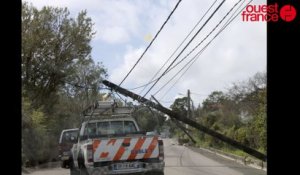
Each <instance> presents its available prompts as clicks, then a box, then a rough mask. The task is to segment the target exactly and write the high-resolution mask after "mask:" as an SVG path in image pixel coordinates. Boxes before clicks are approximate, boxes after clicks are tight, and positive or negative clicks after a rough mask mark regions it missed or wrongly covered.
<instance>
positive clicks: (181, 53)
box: [143, 0, 225, 97]
mask: <svg viewBox="0 0 300 175" xmlns="http://www.w3.org/2000/svg"><path fill="white" fill-rule="evenodd" d="M224 2H225V0H223V1H222V2H221V3H220V4H219V6H218V7H217V8H216V9H215V10H214V12H213V13H212V14H211V15H210V17H209V18H208V19H207V20H206V21H205V23H204V24H203V25H202V27H201V28H200V29H199V30H198V31H197V32H196V33H195V34H194V36H193V37H192V38H191V39H190V41H189V42H188V43H187V44H186V46H185V47H184V48H183V49H182V50H181V52H180V53H179V54H178V55H177V57H176V58H175V59H174V60H173V61H172V63H171V64H170V65H169V66H168V68H167V69H166V70H165V71H164V73H162V75H161V76H160V77H158V79H157V80H156V81H155V82H154V84H153V85H152V86H151V88H150V89H149V90H148V91H147V92H146V93H145V95H144V96H143V97H145V96H146V95H147V94H148V93H149V92H150V91H151V89H152V88H153V87H154V86H155V85H156V83H157V82H158V81H159V80H160V79H161V78H162V77H163V76H164V75H165V73H166V72H167V71H168V70H169V69H170V67H171V66H172V65H173V64H174V62H175V61H176V60H177V59H178V58H179V56H180V55H181V54H182V53H183V52H184V51H185V49H186V48H187V47H188V46H189V45H190V43H191V42H192V41H193V40H194V39H195V38H196V36H197V35H198V34H199V32H200V31H201V30H202V29H203V27H205V26H206V24H207V23H208V21H209V20H210V19H211V18H212V17H213V16H214V14H215V13H216V12H217V11H218V10H219V8H220V7H221V6H222V5H223V3H224Z"/></svg>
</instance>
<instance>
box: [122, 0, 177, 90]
mask: <svg viewBox="0 0 300 175" xmlns="http://www.w3.org/2000/svg"><path fill="white" fill-rule="evenodd" d="M181 1H182V0H178V2H177V4H176V5H175V7H174V9H173V10H172V12H171V13H170V15H169V16H168V18H167V19H166V20H165V22H164V23H163V25H162V26H161V27H160V29H159V30H158V32H157V33H156V35H155V36H154V38H153V39H152V41H151V42H150V44H149V45H148V46H147V48H146V49H145V51H144V52H143V53H142V55H141V56H140V58H139V59H138V60H137V61H136V63H135V64H134V65H133V67H132V68H131V69H130V71H129V72H128V73H127V75H126V76H125V77H124V78H123V80H122V81H121V83H120V84H119V86H121V84H122V83H123V82H124V81H125V80H126V78H127V77H128V76H129V74H130V73H131V72H132V70H133V69H134V68H135V67H136V65H137V64H138V63H139V62H140V61H141V59H142V58H143V56H144V55H145V53H146V52H147V50H148V49H149V48H150V46H151V45H152V43H153V42H154V40H155V39H156V37H157V36H158V34H159V33H160V32H161V30H162V29H163V28H164V26H165V25H166V23H167V22H168V21H169V19H170V17H171V16H172V14H173V13H174V12H175V10H176V9H177V7H178V5H179V4H180V2H181Z"/></svg>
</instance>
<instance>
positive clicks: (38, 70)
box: [21, 2, 107, 165]
mask: <svg viewBox="0 0 300 175" xmlns="http://www.w3.org/2000/svg"><path fill="white" fill-rule="evenodd" d="M21 21H22V50H21V58H22V62H21V68H22V76H21V78H22V163H23V164H30V165H36V164H38V163H42V162H45V161H50V160H52V159H57V158H58V157H57V156H58V150H57V146H58V139H59V136H60V132H61V131H62V130H63V129H67V128H75V127H78V125H79V122H80V116H79V114H80V112H81V111H82V110H83V109H85V108H86V107H87V105H89V104H90V103H92V102H94V101H95V100H96V99H100V97H101V95H100V92H99V89H100V88H101V84H100V83H101V80H102V79H103V77H106V76H107V74H106V72H107V71H106V69H105V68H104V66H103V65H102V64H101V63H97V64H95V63H94V62H93V60H92V58H91V49H92V48H91V46H90V41H91V39H92V37H93V35H94V34H95V32H93V28H92V27H93V23H92V21H91V18H89V17H88V16H87V12H86V11H82V12H80V13H79V14H78V15H77V17H76V18H72V17H70V12H69V11H68V9H67V8H54V7H43V8H42V9H41V10H38V9H37V8H35V7H33V6H32V5H28V4H27V3H26V2H25V3H22V17H21Z"/></svg>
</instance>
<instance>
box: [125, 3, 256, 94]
mask: <svg viewBox="0 0 300 175" xmlns="http://www.w3.org/2000/svg"><path fill="white" fill-rule="evenodd" d="M252 1H253V0H251V1H250V2H249V3H251V2H252ZM239 2H240V1H239ZM239 2H238V3H239ZM244 2H245V0H244V1H243V3H244ZM243 3H241V4H240V6H239V7H238V8H237V9H236V10H235V12H234V13H233V14H232V15H231V17H230V18H229V19H228V20H227V22H226V23H225V24H227V23H228V22H229V20H230V19H231V18H232V17H233V15H234V14H235V13H236V12H237V10H238V9H239V8H240V7H241V6H242V5H243ZM249 3H248V4H249ZM248 4H247V5H248ZM244 8H245V7H244ZM240 12H241V10H240ZM240 12H239V13H240ZM239 13H238V14H239ZM238 14H237V15H238ZM212 32H213V30H212V31H211V32H210V33H209V34H208V35H207V36H206V37H205V38H204V39H203V40H202V41H201V42H199V43H198V44H197V45H196V46H195V47H194V48H193V49H192V50H191V51H190V52H189V53H188V54H187V55H185V56H184V57H183V58H182V59H181V60H180V61H178V62H177V63H176V64H175V65H174V66H172V67H171V68H170V69H169V70H168V71H167V72H166V73H165V74H164V75H166V74H167V73H169V72H170V71H171V70H172V69H174V68H175V67H176V66H177V65H179V64H180V63H181V62H183V61H184V60H185V59H186V58H187V57H188V56H189V55H190V54H191V53H192V52H194V51H195V50H196V49H197V48H198V47H199V46H200V45H201V44H202V43H203V42H204V41H205V40H206V39H207V38H208V36H210V34H211V33H212ZM157 80H158V78H157V79H154V80H152V81H150V82H148V83H146V84H143V85H141V86H138V87H134V88H131V89H129V90H136V89H140V88H143V87H146V86H148V85H149V84H151V83H153V82H155V81H157Z"/></svg>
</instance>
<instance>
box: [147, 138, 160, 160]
mask: <svg viewBox="0 0 300 175" xmlns="http://www.w3.org/2000/svg"><path fill="white" fill-rule="evenodd" d="M157 140H158V137H157V136H154V137H153V139H152V141H151V143H150V145H149V147H148V149H147V153H146V154H145V155H144V159H148V158H149V157H150V156H151V154H152V152H153V150H154V149H155V147H156V145H157V144H158V142H157Z"/></svg>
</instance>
